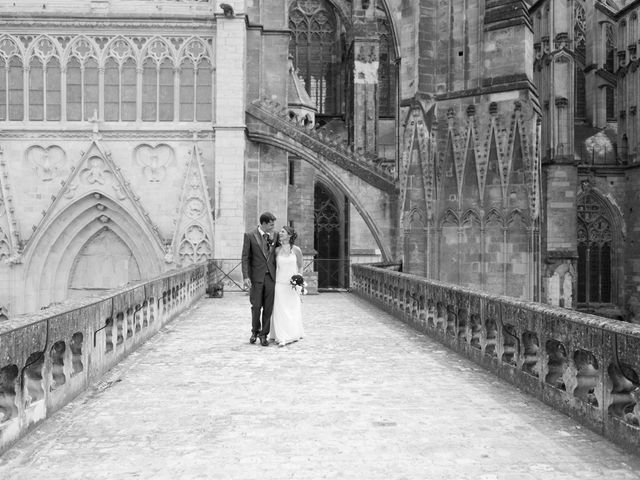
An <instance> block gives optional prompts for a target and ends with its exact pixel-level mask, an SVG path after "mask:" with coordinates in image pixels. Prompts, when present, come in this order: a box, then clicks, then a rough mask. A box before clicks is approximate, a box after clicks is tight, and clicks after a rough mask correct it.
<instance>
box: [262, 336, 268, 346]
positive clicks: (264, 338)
mask: <svg viewBox="0 0 640 480" xmlns="http://www.w3.org/2000/svg"><path fill="white" fill-rule="evenodd" d="M260 345H262V346H263V347H268V346H269V342H268V341H267V337H260Z"/></svg>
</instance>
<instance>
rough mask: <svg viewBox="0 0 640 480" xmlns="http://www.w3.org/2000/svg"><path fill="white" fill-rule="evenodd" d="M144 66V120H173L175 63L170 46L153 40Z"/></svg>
mask: <svg viewBox="0 0 640 480" xmlns="http://www.w3.org/2000/svg"><path fill="white" fill-rule="evenodd" d="M147 54H148V57H147V58H146V59H145V60H144V62H143V66H142V120H143V121H147V122H157V121H171V120H173V91H174V90H173V80H174V75H173V65H172V63H171V59H170V58H169V55H170V51H169V46H168V45H167V44H166V43H164V42H163V41H161V40H159V39H156V40H154V41H153V42H151V44H150V46H149V48H148V50H147Z"/></svg>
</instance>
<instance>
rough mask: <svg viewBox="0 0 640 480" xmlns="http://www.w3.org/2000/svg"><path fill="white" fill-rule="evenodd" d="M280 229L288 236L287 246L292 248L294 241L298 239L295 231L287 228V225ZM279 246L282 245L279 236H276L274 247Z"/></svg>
mask: <svg viewBox="0 0 640 480" xmlns="http://www.w3.org/2000/svg"><path fill="white" fill-rule="evenodd" d="M282 228H284V230H285V231H286V232H287V233H288V234H289V245H291V246H293V244H294V243H295V241H296V238H298V234H297V233H296V230H295V229H294V228H293V227H289V226H287V225H285V226H283V227H282ZM281 245H282V243H280V236H278V241H277V243H276V247H279V246H281Z"/></svg>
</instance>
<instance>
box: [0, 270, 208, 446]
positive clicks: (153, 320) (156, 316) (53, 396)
mask: <svg viewBox="0 0 640 480" xmlns="http://www.w3.org/2000/svg"><path fill="white" fill-rule="evenodd" d="M210 270H211V266H210V265H207V264H205V263H203V264H199V265H194V266H191V267H188V268H183V269H180V270H175V271H172V272H168V273H166V274H164V275H162V276H160V277H157V278H155V279H153V280H150V281H147V282H140V283H138V284H135V285H132V286H127V287H125V288H122V289H119V290H114V291H111V292H110V293H109V294H108V295H105V296H102V297H98V298H87V299H82V300H80V301H77V302H75V303H66V304H63V305H58V306H54V307H51V308H49V309H47V310H42V311H40V312H38V313H34V314H28V315H22V316H19V317H16V318H14V319H12V320H10V321H6V322H3V323H1V324H0V453H2V452H4V451H5V450H6V449H7V448H9V446H10V445H11V444H13V443H14V442H15V441H16V440H17V439H18V438H20V437H21V436H22V435H24V434H25V433H26V432H27V431H28V430H29V429H31V428H32V427H33V426H35V425H36V424H38V423H39V422H40V421H42V420H43V419H45V418H47V417H48V416H50V415H51V414H52V413H53V412H55V411H56V410H58V409H59V408H61V407H62V406H64V405H65V404H67V403H68V402H69V401H71V400H72V399H73V398H74V397H75V396H76V395H78V394H80V393H81V392H83V391H84V390H85V389H86V388H87V387H88V386H89V385H91V384H92V383H94V382H96V381H97V380H99V379H100V377H101V376H102V375H103V374H104V373H105V372H107V371H108V370H109V369H111V368H112V367H113V366H114V365H116V364H117V363H118V362H120V361H121V360H122V359H123V358H125V357H126V356H127V355H128V354H130V353H131V352H133V351H134V350H136V349H137V348H138V347H139V346H140V345H142V344H143V343H144V342H145V341H146V340H148V339H149V338H150V337H152V336H153V335H154V334H155V333H156V332H158V330H159V329H160V328H161V327H162V326H163V325H165V324H166V323H167V322H168V321H170V320H171V319H172V318H174V317H175V316H176V315H178V314H179V313H181V312H183V311H184V310H186V309H187V308H188V307H189V306H190V305H191V304H192V303H193V302H194V301H196V300H198V299H199V298H200V297H202V296H203V295H204V293H205V290H206V288H207V286H208V285H207V284H208V283H210V282H214V281H215V280H216V278H215V277H216V275H215V274H210Z"/></svg>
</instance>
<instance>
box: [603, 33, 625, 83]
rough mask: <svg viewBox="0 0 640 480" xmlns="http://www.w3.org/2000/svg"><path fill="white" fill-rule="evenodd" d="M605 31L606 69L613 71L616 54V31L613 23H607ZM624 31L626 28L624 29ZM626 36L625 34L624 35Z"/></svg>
mask: <svg viewBox="0 0 640 480" xmlns="http://www.w3.org/2000/svg"><path fill="white" fill-rule="evenodd" d="M604 29H605V30H604V31H605V55H606V57H605V64H604V69H605V70H607V71H608V72H611V73H613V72H614V69H615V56H616V43H617V39H616V32H615V30H614V28H613V25H611V24H610V23H606V24H605V27H604ZM622 32H624V29H622ZM623 36H624V35H623Z"/></svg>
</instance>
